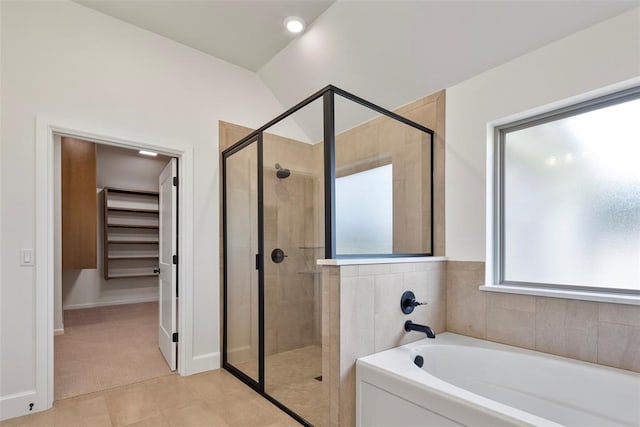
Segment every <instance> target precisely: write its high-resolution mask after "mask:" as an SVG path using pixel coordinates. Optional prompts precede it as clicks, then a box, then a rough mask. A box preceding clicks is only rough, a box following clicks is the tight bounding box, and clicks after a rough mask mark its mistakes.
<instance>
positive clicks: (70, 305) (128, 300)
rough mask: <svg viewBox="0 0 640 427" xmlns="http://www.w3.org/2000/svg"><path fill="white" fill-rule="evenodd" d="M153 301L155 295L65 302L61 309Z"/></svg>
mask: <svg viewBox="0 0 640 427" xmlns="http://www.w3.org/2000/svg"><path fill="white" fill-rule="evenodd" d="M155 301H158V296H157V295H156V296H152V297H139V298H128V299H124V300H115V301H100V302H89V303H85V304H67V305H63V306H62V309H63V310H78V309H81V308H94V307H108V306H110V305H124V304H139V303H142V302H155Z"/></svg>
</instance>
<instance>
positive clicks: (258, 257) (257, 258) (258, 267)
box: [256, 254, 260, 270]
mask: <svg viewBox="0 0 640 427" xmlns="http://www.w3.org/2000/svg"><path fill="white" fill-rule="evenodd" d="M256 270H260V254H256Z"/></svg>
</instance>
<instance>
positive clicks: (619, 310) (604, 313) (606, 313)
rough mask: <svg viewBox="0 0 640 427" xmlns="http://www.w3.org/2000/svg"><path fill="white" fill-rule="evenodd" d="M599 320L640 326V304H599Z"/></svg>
mask: <svg viewBox="0 0 640 427" xmlns="http://www.w3.org/2000/svg"><path fill="white" fill-rule="evenodd" d="M598 315H599V321H601V322H609V323H621V324H623V325H631V326H640V306H638V305H625V304H609V303H601V304H599V313H598Z"/></svg>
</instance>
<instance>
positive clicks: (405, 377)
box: [356, 333, 640, 427]
mask: <svg viewBox="0 0 640 427" xmlns="http://www.w3.org/2000/svg"><path fill="white" fill-rule="evenodd" d="M418 355H420V356H422V357H423V359H424V366H423V367H422V368H419V367H418V366H416V365H415V364H414V363H413V360H414V359H415V357H416V356H418ZM638 357H640V355H638ZM356 395H357V396H356V422H357V425H358V426H367V427H369V426H385V427H387V426H388V427H391V426H393V427H401V426H455V425H467V426H491V427H494V426H495V427H497V426H504V425H536V426H559V425H566V426H576V427H591V426H593V427H606V426H636V427H637V426H640V374H636V373H633V372H630V371H624V370H621V369H614V368H608V367H604V366H600V365H594V364H591V363H586V362H580V361H576V360H572V359H566V358H563V357H556V356H552V355H548V354H545V353H539V352H536V351H529V350H523V349H519V348H515V347H510V346H506V345H501V344H496V343H492V342H489V341H483V340H478V339H474V338H469V337H465V336H462V335H456V334H452V333H443V334H439V335H438V336H437V338H436V339H435V340H428V339H424V340H421V341H417V342H414V343H412V344H408V345H405V346H402V347H398V348H393V349H391V350H387V351H384V352H381V353H377V354H373V355H371V356H367V357H363V358H361V359H358V361H357V364H356Z"/></svg>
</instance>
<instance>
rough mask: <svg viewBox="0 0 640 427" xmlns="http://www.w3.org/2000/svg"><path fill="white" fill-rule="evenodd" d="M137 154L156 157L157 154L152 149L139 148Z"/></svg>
mask: <svg viewBox="0 0 640 427" xmlns="http://www.w3.org/2000/svg"><path fill="white" fill-rule="evenodd" d="M138 153H139V154H142V155H143V156H151V157H156V156H157V155H158V153H155V152H153V151H147V150H140V151H138Z"/></svg>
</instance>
